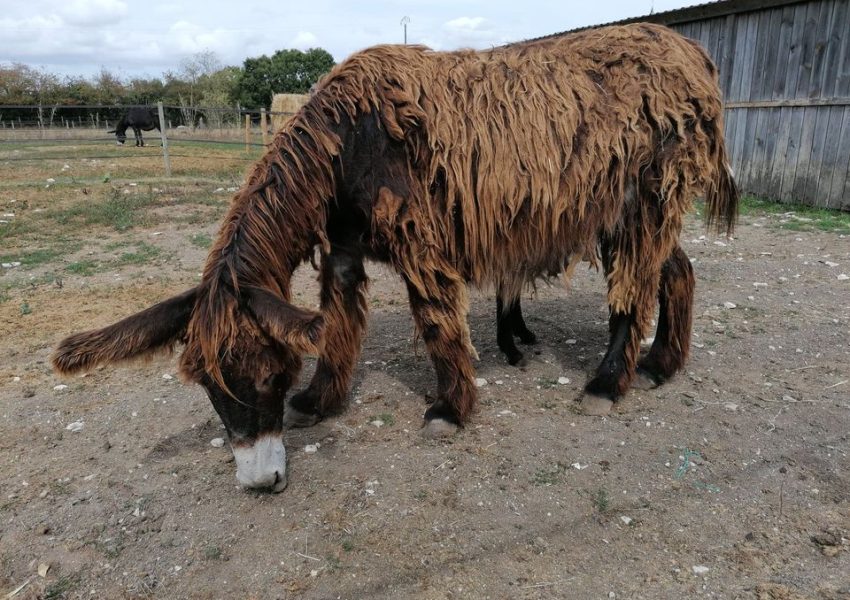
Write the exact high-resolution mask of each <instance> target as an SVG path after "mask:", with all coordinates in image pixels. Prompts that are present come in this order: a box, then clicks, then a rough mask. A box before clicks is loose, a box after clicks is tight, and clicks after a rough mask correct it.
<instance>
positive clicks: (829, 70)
mask: <svg viewBox="0 0 850 600" xmlns="http://www.w3.org/2000/svg"><path fill="white" fill-rule="evenodd" d="M833 2H834V3H835V18H834V19H833V23H832V29H831V31H830V33H829V41H828V44H827V49H826V62H825V63H824V68H823V83H822V84H821V94H822V95H824V96H835V95H836V94H837V88H838V80H839V73H838V71H839V68H840V66H841V52H842V51H843V50H844V45H845V44H846V43H847V39H848V37H850V0H833Z"/></svg>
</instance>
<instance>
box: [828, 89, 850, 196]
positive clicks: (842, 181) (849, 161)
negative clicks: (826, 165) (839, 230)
mask: <svg viewBox="0 0 850 600" xmlns="http://www.w3.org/2000/svg"><path fill="white" fill-rule="evenodd" d="M835 156H836V162H835V168H833V170H832V182H831V184H830V186H829V187H830V190H829V206H830V207H831V208H842V209H844V210H850V106H845V107H844V114H843V116H842V119H841V127H840V129H839V134H838V150H837V151H836V152H835Z"/></svg>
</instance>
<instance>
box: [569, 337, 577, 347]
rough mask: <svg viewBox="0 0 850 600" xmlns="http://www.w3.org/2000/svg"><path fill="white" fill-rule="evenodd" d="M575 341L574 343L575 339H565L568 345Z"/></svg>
mask: <svg viewBox="0 0 850 600" xmlns="http://www.w3.org/2000/svg"><path fill="white" fill-rule="evenodd" d="M575 343H576V341H575V340H574V339H572V338H570V339H568V340H567V344H569V345H570V346H572V345H573V344H575Z"/></svg>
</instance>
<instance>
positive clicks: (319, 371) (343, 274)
mask: <svg viewBox="0 0 850 600" xmlns="http://www.w3.org/2000/svg"><path fill="white" fill-rule="evenodd" d="M319 277H320V280H321V284H322V292H321V311H322V317H323V318H324V321H325V336H324V337H325V340H324V345H323V347H322V352H321V355H320V356H319V361H318V363H317V364H316V372H315V373H314V374H313V379H312V380H311V381H310V384H309V385H308V386H307V388H306V389H305V390H303V391H301V392H299V393H297V394H295V395H293V396H292V398H290V399H289V401H288V402H287V404H286V409H285V411H284V416H283V422H284V426H286V427H309V426H310V425H313V424H315V423H316V422H317V421H318V420H319V419H321V418H322V417H323V416H325V415H327V414H332V413H334V412H337V411H339V410H340V409H341V408H342V405H343V404H344V403H345V399H346V397H347V396H348V389H349V386H350V385H351V377H352V374H353V373H354V366H355V363H356V362H357V357H358V356H359V354H360V342H361V338H362V337H363V330H364V329H365V327H366V316H367V313H368V304H367V300H366V288H367V284H368V280H367V278H366V271H365V269H364V268H363V255H362V254H361V253H360V252H359V251H358V250H356V249H351V248H343V247H337V246H334V247H332V248H331V253H330V254H329V255H327V256H325V257H324V258H323V259H322V268H321V273H320V276H319Z"/></svg>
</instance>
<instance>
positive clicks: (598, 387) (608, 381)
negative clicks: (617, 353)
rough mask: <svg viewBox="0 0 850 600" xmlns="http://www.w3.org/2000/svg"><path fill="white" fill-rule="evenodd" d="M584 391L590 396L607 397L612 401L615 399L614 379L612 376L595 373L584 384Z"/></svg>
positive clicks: (615, 385)
mask: <svg viewBox="0 0 850 600" xmlns="http://www.w3.org/2000/svg"><path fill="white" fill-rule="evenodd" d="M584 391H585V392H587V393H588V394H590V395H592V396H597V397H599V398H607V399H608V400H611V401H612V402H613V401H616V400H617V384H616V379H614V378H612V377H603V376H602V375H597V376H596V377H594V378H593V379H591V380H590V381H589V382H588V383H587V385H586V386H584Z"/></svg>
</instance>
